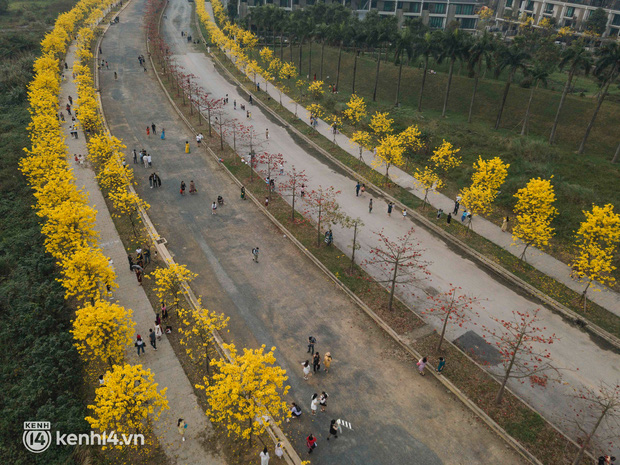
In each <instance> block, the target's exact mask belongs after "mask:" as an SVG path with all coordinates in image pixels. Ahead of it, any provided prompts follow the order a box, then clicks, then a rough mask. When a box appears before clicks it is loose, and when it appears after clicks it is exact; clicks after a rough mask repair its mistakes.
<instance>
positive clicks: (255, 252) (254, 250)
mask: <svg viewBox="0 0 620 465" xmlns="http://www.w3.org/2000/svg"><path fill="white" fill-rule="evenodd" d="M258 253H259V249H258V247H254V248H253V249H252V260H254V263H258Z"/></svg>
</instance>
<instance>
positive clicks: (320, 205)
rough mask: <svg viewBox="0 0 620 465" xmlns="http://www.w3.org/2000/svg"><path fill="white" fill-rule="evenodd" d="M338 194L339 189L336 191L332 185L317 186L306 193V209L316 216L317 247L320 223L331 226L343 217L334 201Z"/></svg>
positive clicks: (319, 241)
mask: <svg viewBox="0 0 620 465" xmlns="http://www.w3.org/2000/svg"><path fill="white" fill-rule="evenodd" d="M338 194H340V191H337V190H336V189H335V188H334V186H329V187H322V186H319V187H318V188H317V189H315V190H312V191H310V192H309V193H308V199H307V202H308V203H307V206H308V210H307V211H308V213H310V214H313V215H314V216H315V217H316V218H317V239H316V246H317V247H320V246H321V224H323V225H325V224H327V226H328V227H331V226H332V225H334V224H336V223H338V222H339V221H340V220H341V219H342V218H343V217H344V215H343V213H342V211H341V210H340V205H339V204H338V202H337V201H336V196H337V195H338Z"/></svg>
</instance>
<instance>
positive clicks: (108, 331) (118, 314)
mask: <svg viewBox="0 0 620 465" xmlns="http://www.w3.org/2000/svg"><path fill="white" fill-rule="evenodd" d="M131 315H132V311H131V310H130V309H125V308H123V307H121V306H120V305H116V304H113V303H110V302H107V301H105V300H97V301H95V303H94V304H86V305H84V306H83V307H81V308H79V309H78V311H77V312H76V313H75V320H74V321H73V329H72V330H71V333H72V334H73V338H74V339H75V340H76V343H75V345H76V347H77V349H78V351H79V352H80V354H81V355H82V356H86V357H87V358H89V359H97V360H100V361H101V362H103V363H107V364H108V365H110V368H112V367H113V366H114V365H118V364H120V363H122V362H123V359H124V355H125V349H127V347H128V346H129V345H130V344H131V341H132V339H133V335H134V328H135V326H136V324H135V323H134V322H133V320H132V319H131Z"/></svg>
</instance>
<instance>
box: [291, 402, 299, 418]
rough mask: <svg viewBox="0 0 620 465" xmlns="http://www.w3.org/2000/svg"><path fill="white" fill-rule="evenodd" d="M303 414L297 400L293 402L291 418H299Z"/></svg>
mask: <svg viewBox="0 0 620 465" xmlns="http://www.w3.org/2000/svg"><path fill="white" fill-rule="evenodd" d="M300 416H301V409H300V408H299V406H298V405H297V404H296V403H295V402H291V418H299V417H300Z"/></svg>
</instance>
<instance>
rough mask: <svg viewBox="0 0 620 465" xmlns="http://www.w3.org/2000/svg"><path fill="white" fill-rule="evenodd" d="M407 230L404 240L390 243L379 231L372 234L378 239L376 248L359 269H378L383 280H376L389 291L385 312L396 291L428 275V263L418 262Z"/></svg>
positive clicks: (419, 257) (416, 246)
mask: <svg viewBox="0 0 620 465" xmlns="http://www.w3.org/2000/svg"><path fill="white" fill-rule="evenodd" d="M414 232H415V229H414V228H411V229H410V230H409V231H408V232H407V233H406V234H405V235H404V236H401V237H399V238H397V239H396V240H395V241H392V240H391V239H390V238H389V237H388V236H386V235H385V234H384V232H383V229H382V230H381V231H379V232H375V233H374V234H375V235H376V236H377V237H378V238H379V245H378V246H377V247H373V248H372V249H370V257H371V258H369V259H367V260H364V263H363V265H365V266H372V267H376V268H378V269H379V270H380V271H381V273H382V274H383V275H384V278H378V279H377V282H380V283H382V284H384V285H386V287H387V288H388V290H389V299H388V310H390V311H391V310H392V305H393V303H394V293H395V291H396V288H397V287H405V286H407V285H410V284H411V283H413V282H414V281H417V280H419V279H420V278H421V277H425V276H427V275H430V272H429V271H428V266H429V265H430V262H428V261H426V260H424V259H423V258H422V253H423V251H424V250H423V249H421V248H420V244H419V243H414V240H413V233H414Z"/></svg>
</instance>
